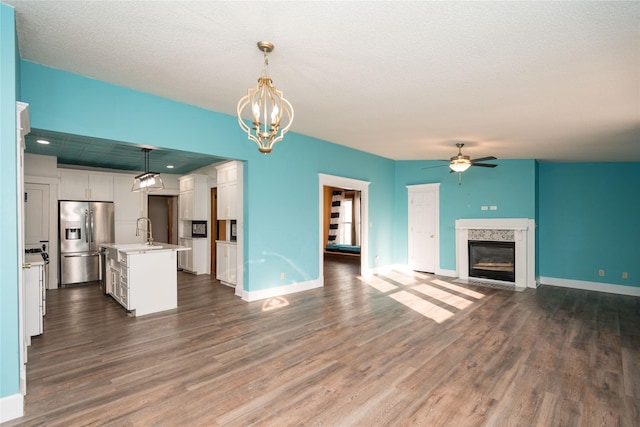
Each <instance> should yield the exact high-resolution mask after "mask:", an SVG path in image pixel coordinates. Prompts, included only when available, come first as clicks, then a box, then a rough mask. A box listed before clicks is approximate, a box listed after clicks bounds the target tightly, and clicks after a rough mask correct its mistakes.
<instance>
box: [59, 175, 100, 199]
mask: <svg viewBox="0 0 640 427" xmlns="http://www.w3.org/2000/svg"><path fill="white" fill-rule="evenodd" d="M59 173H60V193H59V199H60V200H93V201H101V202H113V175H111V174H108V173H99V172H87V171H79V170H62V169H60V172H59Z"/></svg>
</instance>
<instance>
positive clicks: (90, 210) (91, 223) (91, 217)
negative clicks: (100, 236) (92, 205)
mask: <svg viewBox="0 0 640 427" xmlns="http://www.w3.org/2000/svg"><path fill="white" fill-rule="evenodd" d="M89 217H90V223H89V225H90V226H91V236H90V237H89V243H93V242H95V240H96V238H95V236H94V235H93V230H94V228H93V227H94V218H93V209H89Z"/></svg>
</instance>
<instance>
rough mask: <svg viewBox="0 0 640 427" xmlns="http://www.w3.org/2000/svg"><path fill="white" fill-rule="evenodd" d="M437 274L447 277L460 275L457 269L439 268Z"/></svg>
mask: <svg viewBox="0 0 640 427" xmlns="http://www.w3.org/2000/svg"><path fill="white" fill-rule="evenodd" d="M436 274H438V275H440V276H446V277H458V272H457V271H456V270H443V269H438V270H436Z"/></svg>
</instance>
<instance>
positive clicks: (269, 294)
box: [242, 280, 323, 302]
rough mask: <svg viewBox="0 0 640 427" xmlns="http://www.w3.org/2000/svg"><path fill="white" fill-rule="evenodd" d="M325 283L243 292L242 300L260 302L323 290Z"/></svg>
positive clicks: (290, 285) (314, 281)
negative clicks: (313, 290)
mask: <svg viewBox="0 0 640 427" xmlns="http://www.w3.org/2000/svg"><path fill="white" fill-rule="evenodd" d="M322 286H323V283H322V282H321V281H320V280H308V281H306V282H298V283H292V284H289V285H284V286H278V287H275V288H267V289H260V290H257V291H244V290H243V291H242V299H243V300H245V301H247V302H252V301H258V300H261V299H266V298H273V297H279V296H282V295H288V294H295V293H296V292H303V291H308V290H310V289H315V288H321V287H322Z"/></svg>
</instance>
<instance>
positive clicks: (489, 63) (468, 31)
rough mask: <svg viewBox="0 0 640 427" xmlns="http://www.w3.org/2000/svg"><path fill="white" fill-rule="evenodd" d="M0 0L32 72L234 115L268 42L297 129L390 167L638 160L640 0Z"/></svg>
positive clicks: (273, 74)
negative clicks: (461, 149)
mask: <svg viewBox="0 0 640 427" xmlns="http://www.w3.org/2000/svg"><path fill="white" fill-rule="evenodd" d="M2 1H3V2H5V3H7V4H10V5H13V6H14V7H15V8H16V15H17V27H18V40H19V47H20V55H21V57H22V58H23V59H26V60H29V61H33V62H37V63H40V64H44V65H47V66H51V67H54V68H59V69H63V70H68V71H71V72H74V73H78V74H82V75H85V76H88V77H92V78H96V79H100V80H103V81H107V82H111V83H114V84H117V85H121V86H125V87H129V88H133V89H137V90H141V91H144V92H149V93H153V94H157V95H160V96H164V97H167V98H170V99H174V100H178V101H182V102H185V103H189V104H193V105H197V106H201V107H204V108H208V109H211V110H215V111H220V112H223V113H228V114H232V115H233V114H235V108H236V104H237V102H238V99H239V98H240V97H241V96H243V95H244V94H245V93H246V90H247V87H249V86H253V85H255V82H256V79H257V77H258V75H259V74H260V71H261V69H262V55H261V53H260V52H259V51H258V49H257V48H256V42H257V41H258V40H268V41H271V42H273V43H274V44H275V46H276V48H275V50H274V52H273V53H272V54H271V55H270V75H271V77H272V78H273V81H274V84H275V85H276V87H278V88H279V89H281V90H283V91H284V94H285V96H286V97H287V98H288V99H289V100H290V101H291V103H292V104H293V106H294V108H295V115H296V118H295V121H294V124H293V126H292V129H291V130H292V131H295V132H299V133H302V134H306V135H311V136H314V137H317V138H321V139H325V140H328V141H331V142H335V143H337V144H341V145H346V146H350V147H353V148H356V149H360V150H364V151H368V152H371V153H375V154H378V155H381V156H384V157H388V158H392V159H399V160H404V159H415V160H419V159H442V158H449V157H451V156H452V155H454V154H455V153H456V149H455V142H456V141H462V142H465V144H466V145H465V154H468V155H470V156H471V157H483V156H487V155H494V156H496V157H498V158H535V159H540V160H558V161H571V160H575V161H640V2H638V1H631V2H623V1H615V2H607V1H598V2H580V1H572V2H540V1H531V2H527V1H512V2H508V1H507V2H490V1H487V2H484V1H483V2H448V1H442V2H435V1H434V2H429V1H422V2H403V1H393V2H391V1H389V2H387V1H378V2H355V1H354V2H341V1H334V2H280V1H262V2H244V1H242V2H222V1H199V2H190V1H167V2H147V1H127V2H106V1H82V2H75V1H67V2H62V1H49V2H29V1H15V0H2ZM238 140H239V141H241V140H242V138H241V137H239V138H238ZM285 141H286V138H285ZM247 143H248V142H247Z"/></svg>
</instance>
